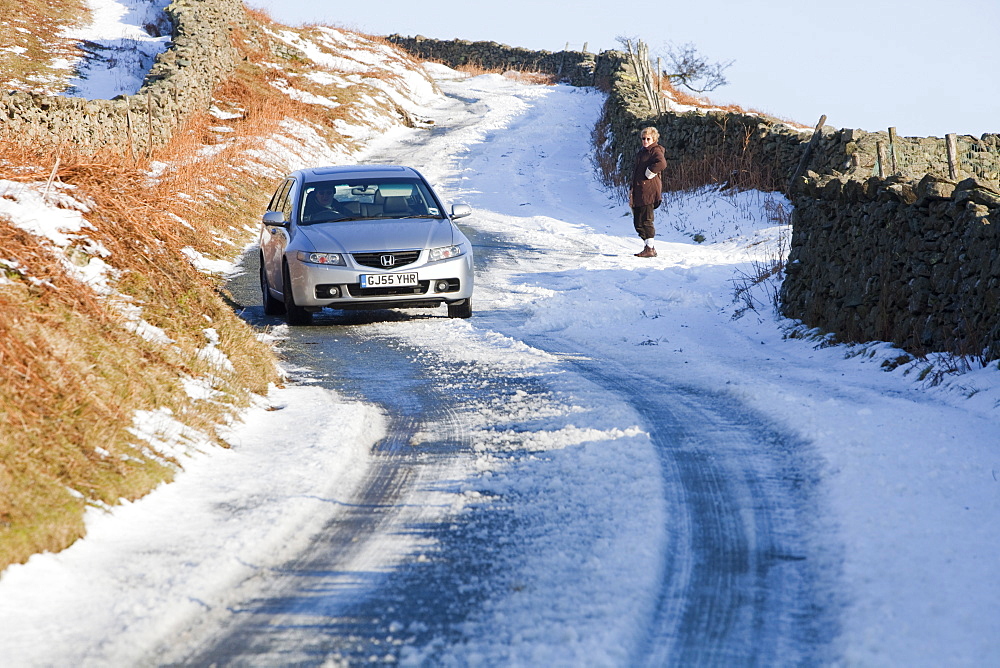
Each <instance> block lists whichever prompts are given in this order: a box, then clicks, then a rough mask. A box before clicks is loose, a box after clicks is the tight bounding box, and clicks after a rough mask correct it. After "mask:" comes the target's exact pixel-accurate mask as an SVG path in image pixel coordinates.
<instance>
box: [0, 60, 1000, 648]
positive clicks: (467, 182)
mask: <svg viewBox="0 0 1000 668" xmlns="http://www.w3.org/2000/svg"><path fill="white" fill-rule="evenodd" d="M439 75H440V76H442V77H447V76H448V74H447V73H446V72H444V71H443V70H439ZM441 85H442V87H443V88H444V89H445V90H446V91H447V92H448V93H449V94H450V95H451V97H450V98H447V99H439V100H437V101H429V102H428V106H427V108H426V109H422V110H420V112H421V116H424V117H430V118H434V119H435V120H436V121H437V123H436V128H435V129H434V130H405V131H400V132H397V133H393V134H391V135H390V136H387V137H385V138H383V139H382V140H380V141H379V142H377V143H375V144H373V145H372V146H371V148H370V149H369V152H368V153H367V154H366V155H365V156H362V157H363V159H365V160H366V161H388V160H392V161H400V162H406V163H408V164H411V165H413V166H415V167H417V168H418V169H421V170H422V171H423V172H424V174H425V175H426V176H428V177H429V179H430V180H431V181H432V182H434V183H435V185H436V186H437V187H438V188H439V190H440V191H441V192H443V193H444V194H445V196H446V197H450V198H452V199H454V200H458V201H467V202H469V203H470V204H472V205H473V207H474V209H475V211H476V213H475V214H474V216H473V217H472V218H471V219H468V224H467V225H466V227H467V229H468V230H469V234H470V237H471V238H472V239H473V242H474V243H475V244H476V246H477V292H476V297H475V315H474V316H473V318H472V319H471V320H468V321H456V320H449V319H447V318H445V317H444V315H443V312H442V313H439V314H436V315H433V316H432V317H428V314H427V313H425V312H419V311H412V312H407V313H403V314H397V315H394V316H389V317H384V315H383V316H377V317H361V316H357V317H355V319H353V320H352V321H351V324H349V325H345V324H344V323H342V322H338V320H337V318H336V317H335V316H334V315H332V314H331V315H330V316H324V317H320V318H317V321H316V326H314V327H310V328H304V329H296V330H295V331H288V332H284V334H286V335H287V336H288V340H287V341H286V343H285V344H284V345H285V347H286V349H287V350H288V353H289V356H290V359H292V360H294V362H295V363H296V364H297V365H299V366H300V368H295V369H293V374H294V376H295V377H296V378H297V379H299V380H300V381H302V383H301V384H300V385H298V386H290V387H288V388H285V389H283V390H276V391H275V392H274V394H273V395H272V396H271V397H270V401H271V403H272V404H274V405H277V406H280V407H282V410H278V411H264V410H263V409H262V410H260V411H255V412H252V413H251V414H250V415H249V416H248V423H247V426H245V427H242V428H237V429H235V430H234V433H233V435H232V441H233V443H234V448H233V450H232V451H228V452H226V453H209V454H206V455H202V456H200V457H197V458H195V459H194V460H192V461H191V462H190V463H189V465H188V470H187V472H185V473H184V474H182V475H181V476H180V477H179V480H178V481H177V482H175V483H173V484H172V485H170V486H167V487H165V488H163V489H161V490H158V491H157V492H156V493H154V494H152V495H150V497H148V498H147V499H144V500H142V501H140V502H137V503H134V504H128V505H126V506H125V507H123V508H120V509H116V510H115V511H114V512H113V513H112V514H110V515H102V514H100V513H98V512H96V511H95V512H94V513H93V514H92V515H91V517H90V520H89V521H90V525H89V526H90V535H89V536H88V537H87V538H86V539H85V540H82V541H80V542H79V543H78V544H76V545H74V546H73V547H72V548H70V549H69V550H66V551H65V552H63V553H61V554H59V555H39V556H38V557H36V558H33V559H32V560H31V561H30V562H29V563H28V564H27V565H24V566H15V567H12V568H10V569H8V571H7V572H5V573H4V576H3V578H2V579H0V656H2V657H4V659H5V661H4V663H5V664H7V663H9V664H10V665H25V666H33V665H60V664H62V665H68V664H77V665H126V664H133V663H136V662H140V663H159V662H168V661H180V662H185V661H195V660H196V658H200V659H205V660H220V662H223V663H225V662H226V661H232V662H233V663H237V664H240V665H244V664H245V665H251V664H252V665H277V664H287V663H292V662H295V661H302V662H305V663H307V664H317V665H318V664H322V663H323V662H324V661H326V660H328V659H336V658H337V657H348V658H351V659H353V660H355V661H361V660H362V658H375V659H376V660H378V661H386V662H388V661H400V662H403V663H411V664H416V663H427V664H444V665H468V664H485V665H635V664H642V663H648V664H651V665H662V664H664V663H675V664H682V663H683V664H688V663H693V664H718V663H730V664H732V663H735V664H753V663H764V664H772V663H777V664H801V663H806V664H828V663H838V664H847V665H928V666H930V665H944V664H948V665H991V664H996V663H998V662H1000V640H998V639H1000V613H998V612H997V609H998V608H997V605H996V603H997V601H1000V578H998V577H997V576H998V575H1000V568H998V565H997V560H996V558H995V555H996V554H997V553H1000V536H998V535H997V532H996V531H995V525H996V520H997V516H998V509H1000V502H998V501H1000V482H997V478H998V471H1000V425H998V421H997V420H996V408H995V405H996V403H997V400H998V398H1000V383H998V382H997V380H996V375H997V372H996V369H984V370H980V371H978V372H974V373H970V374H967V375H966V376H964V377H962V378H961V379H960V381H959V382H958V383H954V384H953V385H952V386H951V387H938V388H927V387H924V386H923V385H922V384H921V383H918V382H916V381H915V380H914V379H913V377H912V376H908V375H905V373H904V372H905V369H904V368H901V369H898V370H896V371H895V372H892V373H887V372H884V371H882V370H881V369H880V363H881V361H882V360H883V359H886V358H889V357H891V356H893V355H894V353H893V351H892V350H891V349H890V348H889V347H888V346H885V345H881V344H879V345H872V346H867V347H852V348H847V347H844V346H833V347H824V346H821V345H818V344H819V343H820V341H816V340H803V339H794V340H793V339H786V338H784V334H785V332H786V331H787V330H786V329H783V328H782V325H783V324H784V325H788V324H789V323H779V322H776V321H775V318H774V316H773V314H772V313H770V312H769V311H768V310H767V309H766V307H764V306H763V305H761V307H760V311H759V312H754V311H749V312H747V313H745V314H744V315H743V317H742V318H738V319H733V316H734V314H736V312H737V311H738V310H739V308H740V307H741V304H740V303H733V289H734V284H733V280H734V278H737V277H738V276H739V275H740V272H746V271H749V269H748V268H749V266H750V263H751V262H752V261H753V260H754V259H755V258H756V259H761V258H765V259H766V258H767V257H768V255H769V254H773V253H775V252H777V250H776V249H777V248H779V247H780V238H781V236H782V235H783V234H787V229H786V228H784V227H782V226H781V225H780V224H777V223H776V222H775V221H774V220H773V218H772V217H771V216H770V215H769V213H768V212H771V211H774V210H775V207H776V206H787V203H784V202H783V201H782V200H781V199H780V198H775V197H774V196H767V195H763V194H760V193H742V194H733V193H729V194H720V193H716V192H703V193H696V194H690V195H687V196H684V197H681V198H677V199H673V200H671V201H670V202H669V205H668V206H667V207H665V209H661V211H660V212H658V225H659V229H660V237H659V239H658V243H657V248H658V250H659V257H658V258H656V259H654V260H639V259H636V258H634V257H633V256H632V253H634V252H635V251H637V250H638V249H639V246H640V242H639V241H638V239H636V238H635V237H634V234H633V233H632V230H631V223H630V220H629V218H627V217H625V215H624V214H625V213H626V207H624V206H622V205H621V204H620V203H619V202H617V201H616V199H615V197H614V196H613V195H611V194H609V193H607V192H606V191H604V190H603V189H602V188H601V187H600V186H599V185H598V184H597V183H596V181H595V180H594V177H593V175H592V174H593V168H592V165H591V164H590V161H589V158H588V152H589V141H590V140H589V132H590V128H591V127H592V126H593V123H594V121H595V120H596V118H597V115H598V114H599V111H600V106H601V104H602V102H603V100H602V98H601V96H600V95H599V94H597V93H595V92H593V91H588V90H582V89H573V88H568V87H564V86H556V87H547V86H527V85H522V84H519V83H516V82H513V81H511V80H508V79H504V78H502V77H499V76H494V75H487V76H482V77H477V78H473V79H469V80H464V79H461V80H460V79H453V80H442V84H441ZM463 222H465V221H463ZM695 233H699V234H702V235H704V236H705V237H706V238H707V240H706V242H705V243H703V244H697V243H695V242H694V241H693V240H692V236H693V235H694V234H695ZM250 275H251V276H252V275H253V274H250ZM257 308H259V307H257ZM248 318H250V319H251V321H252V322H258V323H260V322H267V321H264V320H261V318H263V316H262V315H261V314H260V312H259V310H258V311H255V310H254V309H250V310H249V311H248ZM255 318H256V319H257V320H254V319H255ZM283 331H284V330H283V328H282V327H279V328H277V333H279V334H281V333H283ZM845 353H846V354H845ZM328 357H329V358H332V361H330V360H327V359H325V358H328ZM387 375H388V376H390V377H391V378H392V379H393V380H392V381H386V380H385V377H386V376H387ZM914 375H915V374H914ZM393 383H397V385H394V384H393ZM329 388H333V389H335V390H336V393H333V394H331V390H330V389H329ZM376 390H378V391H376ZM969 397H971V398H969ZM372 444H375V445H374V449H371V446H372ZM376 489H382V491H383V492H384V493H382V492H379V493H375V492H374V491H373V490H376ZM366 502H367V503H366ZM365 505H367V506H368V507H367V508H364V507H363V506H365ZM389 506H391V507H389ZM178 518H183V521H180V522H178V521H177V519H178ZM352 523H354V524H352ZM313 536H317V538H316V539H313V538H312V537H313ZM338 536H339V538H341V539H342V538H345V537H346V538H347V539H348V541H347V543H346V544H345V543H343V542H339V543H338V542H337V540H338ZM331 540H332V541H333V542H332V543H330V541H331ZM324 542H327V543H330V545H328V546H327V547H323V543H324ZM322 555H326V556H325V557H323V558H322V559H321V558H320V557H321V556H322ZM323 559H326V560H325V561H324V560H323ZM305 575H308V577H304V576H305ZM320 576H322V577H320ZM289 582H293V583H294V582H297V583H298V584H297V585H295V584H292V585H289V584H288V583H289ZM293 590H295V591H296V592H297V595H296V596H292V595H291V594H290V592H292V591H293ZM306 603H308V605H306ZM95 608H96V610H95ZM267 615H273V616H270V617H268V616H267ZM255 625H256V626H255ZM265 627H269V631H268V633H260V631H261V629H262V628H265ZM338 639H340V640H343V642H341V641H340V640H338ZM271 641H273V642H271ZM351 642H354V644H353V645H352V644H351ZM254 643H258V644H254Z"/></svg>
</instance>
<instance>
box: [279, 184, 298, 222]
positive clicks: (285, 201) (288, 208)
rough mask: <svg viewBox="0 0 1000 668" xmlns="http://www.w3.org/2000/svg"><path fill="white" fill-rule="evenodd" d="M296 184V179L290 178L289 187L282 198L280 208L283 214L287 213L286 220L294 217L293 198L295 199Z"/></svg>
mask: <svg viewBox="0 0 1000 668" xmlns="http://www.w3.org/2000/svg"><path fill="white" fill-rule="evenodd" d="M294 186H295V181H293V180H291V179H289V180H288V189H287V190H285V194H284V196H283V197H282V198H281V202H280V204H281V208H280V209H278V210H279V211H281V212H282V213H283V214H285V220H291V219H292V200H293V199H295V198H294V197H293V195H294V190H295V187H294Z"/></svg>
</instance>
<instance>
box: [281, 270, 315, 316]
mask: <svg viewBox="0 0 1000 668" xmlns="http://www.w3.org/2000/svg"><path fill="white" fill-rule="evenodd" d="M281 294H282V295H284V297H285V321H286V322H287V323H288V324H289V325H292V326H296V325H308V324H311V323H312V313H310V312H309V311H307V310H305V308H303V307H301V306H298V305H297V304H296V303H295V296H294V295H292V278H291V275H290V274H289V273H288V263H287V262H286V263H285V264H284V265H282V268H281Z"/></svg>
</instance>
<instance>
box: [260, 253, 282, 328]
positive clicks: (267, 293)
mask: <svg viewBox="0 0 1000 668" xmlns="http://www.w3.org/2000/svg"><path fill="white" fill-rule="evenodd" d="M260 292H261V297H262V299H263V302H264V315H283V314H284V313H285V303H284V302H282V301H281V300H280V299H275V298H274V297H273V296H272V295H271V285H270V284H269V283H268V282H267V271H265V270H264V256H263V254H262V255H261V256H260Z"/></svg>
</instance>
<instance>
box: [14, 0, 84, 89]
mask: <svg viewBox="0 0 1000 668" xmlns="http://www.w3.org/2000/svg"><path fill="white" fill-rule="evenodd" d="M87 17H88V12H87V6H86V3H85V2H84V1H83V0H61V1H60V2H52V1H51V0H0V88H4V89H7V90H24V91H34V92H40V93H50V94H51V93H57V92H60V91H62V90H64V89H65V88H66V84H67V79H68V76H69V75H70V72H69V71H68V70H65V69H54V68H53V67H52V63H53V62H54V61H55V60H57V59H75V58H78V57H80V55H81V52H80V50H79V49H78V48H77V46H76V44H75V43H73V42H72V41H70V40H68V39H66V38H65V37H61V35H62V34H63V32H64V31H65V30H66V29H67V28H70V27H73V26H76V25H79V24H81V23H82V22H83V21H85V20H86V19H87Z"/></svg>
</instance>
